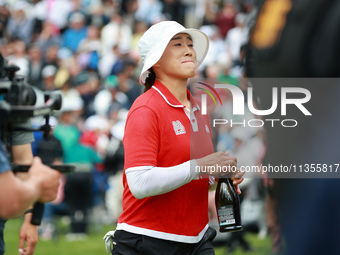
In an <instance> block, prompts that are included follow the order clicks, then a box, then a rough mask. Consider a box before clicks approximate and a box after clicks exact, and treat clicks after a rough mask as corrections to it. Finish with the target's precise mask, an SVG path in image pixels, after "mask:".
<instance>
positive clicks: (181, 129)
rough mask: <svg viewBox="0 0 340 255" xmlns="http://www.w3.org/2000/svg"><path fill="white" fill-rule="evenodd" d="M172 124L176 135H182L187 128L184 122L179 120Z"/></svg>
mask: <svg viewBox="0 0 340 255" xmlns="http://www.w3.org/2000/svg"><path fill="white" fill-rule="evenodd" d="M172 125H173V126H174V130H175V133H176V135H181V134H185V133H186V132H185V128H184V126H183V125H182V123H181V122H180V121H179V120H176V121H173V122H172Z"/></svg>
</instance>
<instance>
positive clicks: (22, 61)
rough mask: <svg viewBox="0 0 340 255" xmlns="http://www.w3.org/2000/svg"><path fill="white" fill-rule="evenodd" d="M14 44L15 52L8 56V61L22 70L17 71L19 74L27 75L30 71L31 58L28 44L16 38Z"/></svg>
mask: <svg viewBox="0 0 340 255" xmlns="http://www.w3.org/2000/svg"><path fill="white" fill-rule="evenodd" d="M13 46H14V52H13V54H12V55H10V56H8V57H7V60H8V63H9V64H13V65H16V66H18V67H19V68H20V70H19V71H17V72H16V74H17V75H24V76H25V77H27V75H28V73H29V60H28V56H27V52H26V44H25V42H24V41H22V40H16V41H15V42H14V43H13Z"/></svg>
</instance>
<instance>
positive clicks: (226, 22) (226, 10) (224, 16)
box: [215, 1, 236, 38]
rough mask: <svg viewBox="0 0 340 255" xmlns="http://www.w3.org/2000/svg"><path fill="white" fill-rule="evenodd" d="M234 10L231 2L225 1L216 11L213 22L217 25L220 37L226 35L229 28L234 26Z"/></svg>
mask: <svg viewBox="0 0 340 255" xmlns="http://www.w3.org/2000/svg"><path fill="white" fill-rule="evenodd" d="M235 16H236V10H235V6H234V4H233V2H231V1H230V2H229V1H226V2H225V3H224V4H223V8H222V10H220V11H219V12H218V13H217V17H216V20H215V24H216V26H217V27H218V29H219V31H220V34H221V36H222V38H225V37H226V36H227V33H228V31H229V30H230V29H232V28H234V27H235Z"/></svg>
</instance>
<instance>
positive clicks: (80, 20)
mask: <svg viewBox="0 0 340 255" xmlns="http://www.w3.org/2000/svg"><path fill="white" fill-rule="evenodd" d="M85 22H86V19H85V16H84V14H82V13H81V12H74V13H72V15H71V16H70V20H69V28H67V29H66V30H65V32H64V33H63V35H62V37H61V45H60V46H61V47H66V48H69V49H71V50H72V51H73V52H77V50H78V46H79V43H80V41H81V40H82V39H84V38H86V32H87V27H86V26H85Z"/></svg>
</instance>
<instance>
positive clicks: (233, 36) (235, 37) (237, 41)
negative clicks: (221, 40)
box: [225, 13, 248, 61]
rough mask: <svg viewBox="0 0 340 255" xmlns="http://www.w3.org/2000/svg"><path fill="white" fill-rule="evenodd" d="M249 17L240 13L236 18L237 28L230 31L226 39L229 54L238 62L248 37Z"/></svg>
mask: <svg viewBox="0 0 340 255" xmlns="http://www.w3.org/2000/svg"><path fill="white" fill-rule="evenodd" d="M246 20H247V16H246V15H245V14H243V13H238V14H237V15H236V18H235V22H236V27H234V28H232V29H230V30H229V31H228V33H227V36H226V38H225V43H226V46H227V53H228V54H229V56H230V58H231V59H232V60H233V61H237V60H238V59H239V56H240V49H241V45H242V44H243V43H244V42H245V41H246V39H247V37H248V28H246Z"/></svg>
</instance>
